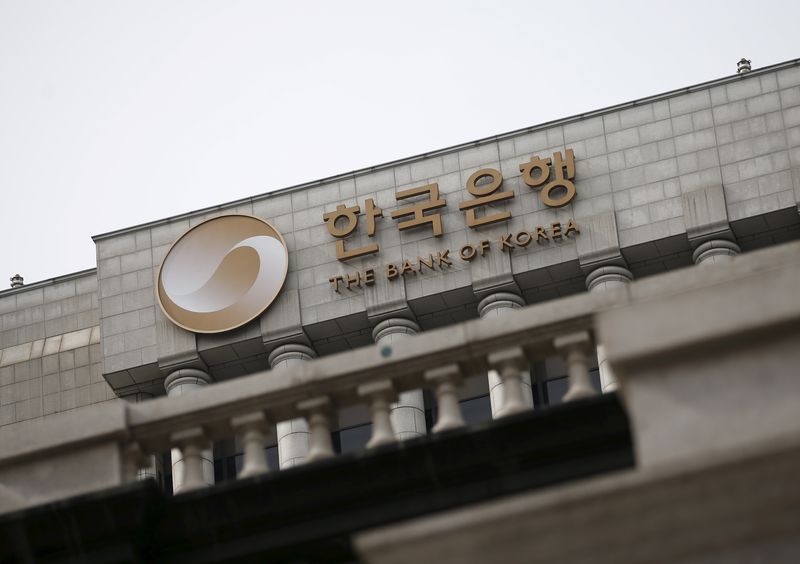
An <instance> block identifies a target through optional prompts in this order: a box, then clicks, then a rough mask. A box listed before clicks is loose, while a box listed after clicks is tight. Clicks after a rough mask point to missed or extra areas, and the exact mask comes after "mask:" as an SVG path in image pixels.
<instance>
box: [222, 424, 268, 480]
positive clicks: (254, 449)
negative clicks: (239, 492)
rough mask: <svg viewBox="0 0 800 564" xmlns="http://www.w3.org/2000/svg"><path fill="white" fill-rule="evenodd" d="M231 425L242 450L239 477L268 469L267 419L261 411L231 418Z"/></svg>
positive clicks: (253, 474) (261, 472)
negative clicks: (242, 458) (242, 460)
mask: <svg viewBox="0 0 800 564" xmlns="http://www.w3.org/2000/svg"><path fill="white" fill-rule="evenodd" d="M231 427H232V428H233V430H234V431H235V432H236V434H237V435H238V436H239V440H240V441H241V443H242V448H243V450H244V463H243V464H242V469H241V471H240V472H239V476H238V477H239V478H247V477H248V476H255V475H256V474H263V473H264V472H267V471H268V470H269V465H268V464H267V453H266V451H265V450H264V449H265V448H266V446H267V438H268V437H269V433H270V425H269V421H267V418H266V416H265V415H264V412H263V411H257V412H254V413H248V414H247V415H240V416H237V417H234V418H232V419H231Z"/></svg>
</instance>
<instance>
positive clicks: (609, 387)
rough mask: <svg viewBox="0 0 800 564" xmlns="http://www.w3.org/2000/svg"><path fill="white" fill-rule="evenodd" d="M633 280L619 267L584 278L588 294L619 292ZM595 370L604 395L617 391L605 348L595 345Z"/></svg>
mask: <svg viewBox="0 0 800 564" xmlns="http://www.w3.org/2000/svg"><path fill="white" fill-rule="evenodd" d="M632 280H633V274H632V273H631V271H630V270H628V269H627V268H623V267H621V266H613V265H611V266H601V267H599V268H595V269H594V270H592V271H591V272H590V273H589V275H588V276H587V277H586V288H587V289H588V290H589V292H590V293H597V292H605V291H608V290H612V291H613V290H619V289H620V288H624V287H625V286H627V285H628V284H630V283H631V281H632ZM597 368H598V370H599V371H600V391H602V392H603V393H604V394H605V393H606V392H611V391H614V390H616V389H617V379H616V377H615V376H614V372H613V371H612V370H611V366H610V365H609V364H608V361H607V358H606V348H605V346H603V345H602V344H598V345H597Z"/></svg>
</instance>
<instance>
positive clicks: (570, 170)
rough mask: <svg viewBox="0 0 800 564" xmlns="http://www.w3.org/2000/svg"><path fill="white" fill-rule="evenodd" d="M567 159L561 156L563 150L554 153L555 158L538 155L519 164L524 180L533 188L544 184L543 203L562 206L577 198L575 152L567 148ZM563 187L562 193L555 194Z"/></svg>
mask: <svg viewBox="0 0 800 564" xmlns="http://www.w3.org/2000/svg"><path fill="white" fill-rule="evenodd" d="M566 153H567V156H566V159H565V158H564V157H562V156H561V151H556V152H555V153H553V158H552V159H551V158H550V157H548V158H545V159H543V158H541V157H539V156H538V155H536V156H534V157H532V158H531V160H530V161H529V162H527V163H523V164H521V165H519V170H520V172H521V173H522V180H523V182H525V184H527V185H528V186H530V187H531V188H538V187H539V186H542V185H543V184H544V187H543V188H542V192H541V194H540V197H541V198H542V203H543V204H544V205H546V206H547V207H550V208H561V207H564V206H566V205H567V204H569V203H570V202H571V201H572V200H573V198H575V184H574V183H573V182H572V181H573V180H574V179H575V153H574V152H573V151H572V149H567V151H566ZM550 165H552V169H553V176H554V179H553V180H552V181H550V182H547V181H548V180H550ZM559 188H561V189H563V193H562V194H560V195H554V191H556V190H557V189H559Z"/></svg>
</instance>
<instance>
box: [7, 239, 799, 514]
mask: <svg viewBox="0 0 800 564" xmlns="http://www.w3.org/2000/svg"><path fill="white" fill-rule="evenodd" d="M798 280H800V243H792V244H787V245H783V246H780V247H774V248H771V249H768V250H765V251H760V252H757V253H751V254H746V255H742V256H740V257H737V258H736V259H734V260H732V261H730V263H729V264H720V265H712V266H708V267H690V268H686V269H682V270H681V271H676V272H672V273H668V274H664V275H660V276H654V277H651V278H649V279H645V280H642V281H639V282H636V283H633V284H631V285H630V286H628V287H623V288H621V289H619V290H613V291H608V292H606V293H602V294H588V293H587V294H580V295H576V296H572V297H568V298H564V299H559V300H554V301H551V302H547V303H543V304H540V305H535V306H530V307H527V308H523V309H520V310H518V311H515V312H512V313H511V314H509V315H507V316H506V317H504V318H502V319H484V320H475V321H470V322H465V323H461V324H458V325H454V326H450V327H446V328H443V329H440V330H435V331H429V332H426V333H425V334H424V336H418V337H413V338H408V339H404V340H403V341H400V342H398V343H393V344H392V345H391V346H380V345H376V346H372V347H365V348H361V349H357V350H354V351H348V352H345V353H341V354H337V355H332V356H327V357H324V358H321V359H317V360H314V361H309V362H305V363H302V364H298V365H294V366H291V367H285V368H276V369H275V370H272V371H265V372H261V373H257V374H252V375H249V376H246V377H242V378H238V379H235V380H232V381H228V382H224V383H219V384H215V385H213V386H209V387H207V388H204V389H201V390H197V391H195V392H194V393H192V394H187V395H183V396H179V397H173V398H167V397H163V398H158V399H154V400H151V401H147V402H143V403H139V404H129V403H126V402H117V403H114V404H110V405H101V406H98V407H97V408H96V409H87V410H84V411H80V412H75V413H72V414H64V415H63V416H55V417H53V418H50V419H46V420H42V421H40V422H37V423H32V424H30V425H27V426H25V427H24V428H21V429H19V430H18V431H16V432H13V433H12V432H10V431H7V430H6V429H0V445H2V448H0V504H2V507H3V508H4V509H5V510H8V509H11V508H15V507H21V506H25V505H31V504H34V503H40V502H43V501H48V500H52V499H58V498H60V497H65V496H68V495H74V494H76V493H82V492H86V491H92V490H97V489H102V488H106V487H110V486H113V485H118V484H120V483H123V482H125V481H130V480H133V479H135V477H136V475H137V471H138V470H139V468H141V467H144V466H146V465H148V464H149V461H150V457H149V456H148V455H151V454H156V453H162V452H165V451H167V450H169V449H173V448H177V449H180V450H181V451H182V454H183V459H184V465H183V482H182V490H181V491H186V490H191V489H193V488H198V487H204V486H205V481H204V480H203V475H202V473H203V462H202V457H201V452H202V451H203V450H204V449H207V448H208V446H209V444H210V442H211V441H213V440H219V439H224V438H231V437H238V438H239V440H240V443H241V444H242V445H243V446H244V464H243V467H242V471H241V477H246V476H251V475H253V474H256V473H260V472H265V471H267V470H268V468H267V461H266V457H265V451H264V446H265V444H266V440H267V437H268V436H269V434H270V433H271V432H272V431H273V429H274V424H275V422H277V421H285V420H289V419H294V418H298V417H303V418H305V419H306V420H307V421H308V424H309V430H310V434H311V437H310V451H309V455H308V458H307V460H308V461H309V462H313V461H315V460H319V459H324V458H328V457H332V456H334V451H333V447H332V444H331V436H330V431H331V422H332V420H333V416H334V414H335V412H336V410H338V409H341V408H345V407H348V406H352V405H355V404H364V405H367V406H368V407H369V411H370V414H371V419H372V437H371V439H370V441H369V443H368V445H367V448H374V447H377V446H379V445H384V444H386V443H389V442H392V441H394V440H395V438H394V433H393V431H392V427H391V420H390V417H389V412H390V407H389V406H390V404H391V402H392V401H393V400H394V399H395V398H396V396H397V394H398V393H400V392H403V391H406V390H412V389H419V388H430V389H431V390H432V391H433V393H434V396H435V398H436V401H437V406H438V420H437V421H436V424H435V426H434V428H433V432H442V431H445V430H448V429H452V428H455V427H459V426H461V425H463V424H464V422H463V419H462V416H461V413H460V408H459V403H458V396H457V390H458V387H459V385H460V383H461V381H462V379H463V378H464V377H465V376H467V375H471V374H476V373H479V372H483V373H485V372H487V371H488V370H490V369H495V370H496V371H497V372H498V373H499V375H500V378H501V379H502V381H503V383H504V384H505V393H504V403H503V406H502V408H501V411H500V415H501V416H504V415H508V414H512V413H516V412H518V411H520V410H522V409H526V407H525V404H524V402H523V399H522V394H521V387H520V382H521V376H522V373H523V371H524V370H527V369H528V368H529V366H530V363H531V362H532V361H533V360H534V359H541V358H546V357H551V356H553V355H561V356H562V357H563V358H564V361H565V363H566V366H567V368H568V375H569V389H568V394H567V398H568V399H574V398H580V397H583V396H586V395H589V394H594V393H598V392H597V391H596V390H593V389H592V386H591V381H590V378H589V372H588V366H589V361H590V358H591V355H592V354H593V351H594V343H593V337H594V335H599V337H600V340H601V341H602V342H603V343H604V345H605V346H606V349H607V350H606V352H607V357H608V361H609V363H611V365H612V367H613V369H614V372H615V373H616V375H617V377H618V378H619V381H620V393H621V395H622V398H623V401H624V403H625V407H626V409H627V411H628V414H629V417H630V419H631V423H632V431H633V435H634V441H635V448H636V456H637V465H638V466H640V467H646V466H648V465H652V464H660V463H661V462H664V461H670V460H671V459H674V458H675V457H681V456H683V457H687V456H692V455H693V454H696V453H697V452H702V451H707V450H708V449H709V448H738V446H740V445H741V444H742V442H746V441H751V442H753V441H759V440H762V439H764V437H770V436H774V435H780V434H782V433H786V432H800V419H798V418H796V417H794V418H792V417H791V414H792V413H794V414H795V415H796V411H795V410H796V405H795V402H794V401H793V400H792V398H796V397H798V395H797V393H795V392H797V391H798V390H797V387H798V384H797V383H796V382H798V379H797V378H796V377H795V373H796V368H795V367H796V366H797V365H798V363H800V359H798V358H796V357H797V356H798V355H800V346H798V332H800V329H798V328H800V323H797V322H798V321H800V300H798V299H797V295H796V290H797V281H798ZM748 346H749V347H751V348H752V350H753V354H752V355H749V354H748V348H747V347H748ZM770 351H772V352H770ZM742 355H744V357H742ZM765 355H766V356H765ZM776 355H777V356H776ZM751 357H752V358H751ZM743 358H744V359H743ZM765 358H770V359H771V360H770V361H769V362H770V363H771V364H770V366H771V368H770V372H769V381H770V386H771V387H770V388H769V390H768V393H767V392H765V390H762V389H760V388H761V378H763V376H760V375H759V374H758V373H757V372H753V371H754V370H755V368H752V367H751V368H752V370H750V369H745V370H742V369H739V370H738V372H737V369H736V368H735V367H736V366H739V367H742V366H750V365H753V363H756V364H758V363H759V362H760V361H761V360H763V359H765ZM728 359H730V360H728ZM748 359H749V360H748ZM748 362H749V364H748ZM731 363H733V364H731ZM720 366H724V367H725V371H726V372H723V373H720V369H719V368H718V367H720ZM726 379H727V381H729V382H733V383H734V384H735V386H736V388H735V389H728V388H725V382H726ZM753 394H757V396H753ZM765 402H766V403H765ZM745 404H746V405H745ZM737 410H738V411H737ZM754 410H755V411H754ZM765 410H767V411H768V413H767V412H766V411H765ZM762 412H764V413H763V415H762V416H761V421H759V423H760V424H759V425H753V424H752V420H751V419H752V417H757V414H758V413H762ZM736 416H740V419H739V420H738V421H737V420H736ZM748 418H750V419H748ZM748 421H749V422H748ZM726 429H727V430H728V431H730V432H727V431H726ZM721 435H725V436H723V437H722V438H721V439H720V436H721ZM720 445H721V446H720Z"/></svg>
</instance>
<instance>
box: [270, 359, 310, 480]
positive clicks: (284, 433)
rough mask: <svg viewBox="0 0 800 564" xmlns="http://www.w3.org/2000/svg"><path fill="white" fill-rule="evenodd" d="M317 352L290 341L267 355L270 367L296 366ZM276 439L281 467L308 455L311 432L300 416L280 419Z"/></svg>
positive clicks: (299, 460)
mask: <svg viewBox="0 0 800 564" xmlns="http://www.w3.org/2000/svg"><path fill="white" fill-rule="evenodd" d="M316 356H317V353H315V352H314V349H312V348H311V347H309V346H307V345H301V344H299V343H292V344H288V345H281V346H279V347H278V348H276V349H275V350H274V351H272V352H271V353H270V355H269V366H270V369H272V370H274V369H276V368H278V367H279V366H283V367H285V366H296V365H297V364H298V363H301V362H307V361H309V360H312V359H314V358H316ZM276 433H277V440H278V465H279V466H280V468H281V469H284V468H292V467H293V466H297V465H298V464H302V463H303V462H304V461H305V459H306V457H307V456H308V449H309V440H310V437H311V433H310V431H309V428H308V423H307V422H306V420H305V419H303V418H302V417H300V418H297V419H291V420H289V421H280V422H278V424H277V425H276Z"/></svg>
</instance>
